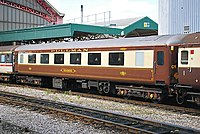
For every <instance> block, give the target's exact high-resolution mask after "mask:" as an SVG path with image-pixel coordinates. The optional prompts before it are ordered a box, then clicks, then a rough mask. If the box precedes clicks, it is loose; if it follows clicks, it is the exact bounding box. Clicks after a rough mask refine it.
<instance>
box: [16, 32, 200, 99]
mask: <svg viewBox="0 0 200 134" xmlns="http://www.w3.org/2000/svg"><path fill="white" fill-rule="evenodd" d="M199 52H200V33H196V34H188V35H165V36H150V37H138V38H121V39H108V40H96V41H82V42H67V43H47V44H38V45H24V46H19V47H17V48H16V49H15V57H16V60H15V66H14V72H15V74H16V80H17V82H21V83H32V84H37V85H42V86H46V87H56V88H62V89H72V88H73V87H74V88H76V87H81V88H83V89H84V88H87V89H92V88H96V89H97V90H98V91H99V92H100V93H105V94H108V93H116V94H118V95H123V96H139V97H143V98H150V99H152V100H161V99H162V98H164V97H166V96H168V95H169V94H172V95H173V94H175V95H176V98H177V102H178V103H182V102H183V101H184V98H185V96H187V95H190V96H191V97H192V98H193V100H195V101H196V102H200V100H199V99H198V98H199V96H200V91H199V87H200V82H199V81H200V80H199V78H198V76H199V70H200V68H199V66H200V62H198V60H199V58H200V53H199Z"/></svg>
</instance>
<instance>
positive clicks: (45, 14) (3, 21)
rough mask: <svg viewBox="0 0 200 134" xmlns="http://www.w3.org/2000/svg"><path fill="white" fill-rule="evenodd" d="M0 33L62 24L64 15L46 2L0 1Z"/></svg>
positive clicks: (26, 0) (38, 0) (35, 0)
mask: <svg viewBox="0 0 200 134" xmlns="http://www.w3.org/2000/svg"><path fill="white" fill-rule="evenodd" d="M0 14H1V15H0V31H8V30H15V29H24V28H29V27H38V26H44V25H53V24H62V23H63V17H64V14H63V13H60V12H59V11H58V10H56V9H55V8H54V7H53V6H52V5H51V4H50V3H49V2H48V1H47V0H0Z"/></svg>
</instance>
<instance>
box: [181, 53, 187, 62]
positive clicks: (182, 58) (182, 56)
mask: <svg viewBox="0 0 200 134" xmlns="http://www.w3.org/2000/svg"><path fill="white" fill-rule="evenodd" d="M181 64H188V51H181Z"/></svg>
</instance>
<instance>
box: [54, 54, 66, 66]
mask: <svg viewBox="0 0 200 134" xmlns="http://www.w3.org/2000/svg"><path fill="white" fill-rule="evenodd" d="M54 64H64V54H55V55H54Z"/></svg>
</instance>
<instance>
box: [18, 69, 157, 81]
mask: <svg viewBox="0 0 200 134" xmlns="http://www.w3.org/2000/svg"><path fill="white" fill-rule="evenodd" d="M17 71H18V73H19V74H26V75H37V76H52V77H64V78H76V79H89V80H104V81H115V82H127V83H136V84H141V83H144V84H154V72H153V69H150V68H120V67H85V66H81V67H80V66H59V65H57V66H55V65H18V70H17Z"/></svg>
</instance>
